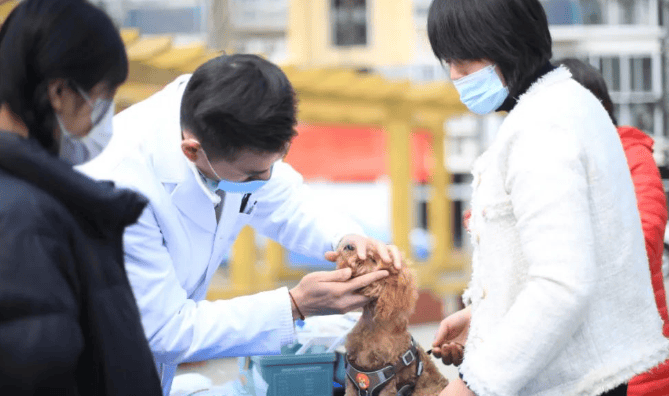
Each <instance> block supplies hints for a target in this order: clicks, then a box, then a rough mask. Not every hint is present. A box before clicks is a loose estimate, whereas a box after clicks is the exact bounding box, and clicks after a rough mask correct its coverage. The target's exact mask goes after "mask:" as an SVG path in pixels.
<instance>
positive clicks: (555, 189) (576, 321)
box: [460, 131, 597, 396]
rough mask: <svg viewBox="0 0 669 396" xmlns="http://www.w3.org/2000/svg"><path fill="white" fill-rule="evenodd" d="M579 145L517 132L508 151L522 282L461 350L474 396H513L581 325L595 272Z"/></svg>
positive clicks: (560, 136) (561, 136) (556, 135)
mask: <svg viewBox="0 0 669 396" xmlns="http://www.w3.org/2000/svg"><path fill="white" fill-rule="evenodd" d="M580 147H581V146H580V144H579V142H578V139H577V137H576V136H574V134H572V133H568V132H560V131H551V133H541V134H540V133H536V131H524V132H521V133H519V134H518V135H517V136H516V138H515V139H514V143H512V145H511V146H510V148H509V150H510V151H509V155H508V168H507V170H508V172H507V173H506V177H505V184H506V187H505V188H506V191H507V192H508V193H509V194H510V198H511V203H512V206H513V212H514V215H515V221H516V229H517V230H518V234H519V238H520V243H521V246H522V253H523V255H524V257H525V258H526V260H527V266H528V269H527V281H526V283H525V284H524V286H523V288H522V289H520V291H519V293H518V294H517V296H516V297H515V298H514V300H513V302H512V303H511V306H510V308H509V309H508V311H507V312H506V314H505V315H504V316H503V317H502V318H501V320H500V322H499V323H498V324H497V325H496V326H495V328H494V329H490V331H489V332H488V333H487V336H486V339H485V342H482V343H480V344H478V345H476V348H475V349H473V350H468V351H467V350H466V352H465V358H464V361H463V364H462V365H461V366H460V371H461V373H462V374H463V376H464V379H465V380H466V381H467V383H468V384H469V386H470V388H471V389H472V391H474V393H476V394H479V395H496V396H497V395H517V394H519V393H520V390H521V389H522V388H523V386H524V385H525V384H527V383H528V382H529V381H530V380H531V379H532V378H535V377H536V376H539V375H541V371H542V369H543V368H544V367H545V365H546V364H547V363H548V362H549V361H550V360H551V359H552V358H553V357H554V356H556V355H557V354H558V352H559V351H560V350H561V349H562V348H563V346H564V344H566V343H568V342H569V340H570V336H571V335H572V334H573V333H574V332H575V331H576V329H577V328H578V326H579V325H580V323H581V316H582V313H583V312H584V309H585V307H586V306H587V305H588V300H589V298H590V296H591V295H592V291H593V288H594V282H595V281H596V274H597V268H596V262H595V253H594V237H593V231H592V230H593V227H592V224H591V214H590V209H589V199H588V177H587V172H586V168H585V160H584V159H583V158H582V157H583V153H582V149H581V148H580ZM541 148H544V149H541ZM501 168H504V166H502V167H501ZM518 265H521V263H518ZM472 320H476V313H475V312H473V313H472Z"/></svg>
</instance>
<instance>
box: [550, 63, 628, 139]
mask: <svg viewBox="0 0 669 396" xmlns="http://www.w3.org/2000/svg"><path fill="white" fill-rule="evenodd" d="M555 65H556V66H560V65H562V66H564V67H566V68H567V69H569V71H570V72H571V76H572V78H573V79H574V80H576V81H577V82H578V83H579V84H581V85H583V86H584V87H585V88H586V89H588V90H589V91H590V92H592V94H593V95H595V96H596V97H597V99H599V101H600V102H602V105H603V106H604V109H606V112H607V113H609V117H611V121H612V122H613V125H615V126H618V120H616V116H615V115H613V101H611V96H610V95H609V89H608V88H607V87H606V81H604V77H603V76H602V74H601V73H600V72H599V70H597V69H595V68H594V67H592V66H590V65H589V64H587V63H585V62H582V61H580V60H578V59H574V58H564V59H560V60H558V61H556V62H555Z"/></svg>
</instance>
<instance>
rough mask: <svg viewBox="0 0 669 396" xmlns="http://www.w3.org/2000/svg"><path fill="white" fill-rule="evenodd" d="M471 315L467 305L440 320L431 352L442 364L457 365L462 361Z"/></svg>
mask: <svg viewBox="0 0 669 396" xmlns="http://www.w3.org/2000/svg"><path fill="white" fill-rule="evenodd" d="M471 317H472V311H471V308H470V307H467V308H465V309H462V310H460V311H458V312H456V313H454V314H452V315H449V316H448V317H446V319H444V320H442V321H441V324H440V325H439V330H437V334H436V335H435V337H434V342H433V343H432V354H433V355H434V356H435V357H437V358H441V361H442V362H443V363H444V364H446V365H449V364H454V365H456V366H459V365H460V364H461V363H462V359H463V357H464V352H465V346H464V345H465V341H467V334H469V322H470V321H471Z"/></svg>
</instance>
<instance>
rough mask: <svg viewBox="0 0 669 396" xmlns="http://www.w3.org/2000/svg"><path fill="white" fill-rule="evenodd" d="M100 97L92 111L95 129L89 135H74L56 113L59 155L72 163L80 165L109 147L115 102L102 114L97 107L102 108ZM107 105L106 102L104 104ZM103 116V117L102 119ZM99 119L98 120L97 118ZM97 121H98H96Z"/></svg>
mask: <svg viewBox="0 0 669 396" xmlns="http://www.w3.org/2000/svg"><path fill="white" fill-rule="evenodd" d="M101 100H103V99H98V100H97V101H96V103H95V105H94V106H93V109H94V111H93V112H92V113H91V121H92V122H93V129H91V131H90V132H89V133H88V135H86V136H83V137H78V136H74V135H72V134H71V133H70V132H69V131H68V130H67V129H66V128H65V125H63V122H62V120H61V119H60V117H58V115H56V120H57V121H58V126H59V127H60V147H59V150H58V156H59V157H60V158H61V159H62V160H64V161H66V162H68V163H70V164H72V165H80V164H83V163H84V162H88V161H90V160H92V159H93V158H95V157H97V156H98V155H99V154H100V153H101V152H102V150H104V149H105V147H107V145H108V144H109V141H110V140H111V137H112V120H113V118H114V103H113V102H112V103H111V104H110V105H108V106H109V107H108V108H107V111H106V112H105V113H104V114H102V115H100V113H99V111H98V112H96V111H95V109H99V108H100V106H101V105H100V101H101ZM104 106H105V107H106V106H107V105H106V104H105V105H104ZM100 117H101V119H100ZM96 119H97V120H96ZM95 121H97V122H95Z"/></svg>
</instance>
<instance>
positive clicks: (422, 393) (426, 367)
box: [412, 348, 448, 396]
mask: <svg viewBox="0 0 669 396" xmlns="http://www.w3.org/2000/svg"><path fill="white" fill-rule="evenodd" d="M418 353H419V354H420V358H421V360H422V361H423V374H421V376H420V377H419V378H418V381H417V382H416V388H415V389H414V391H413V394H412V396H434V395H438V394H439V393H441V391H442V390H444V388H445V387H446V385H448V380H447V379H446V378H445V377H444V376H443V375H441V373H440V372H439V369H438V368H437V366H436V365H435V364H434V361H433V360H432V358H431V357H430V356H428V355H427V354H426V353H425V351H423V349H422V348H419V351H418Z"/></svg>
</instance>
